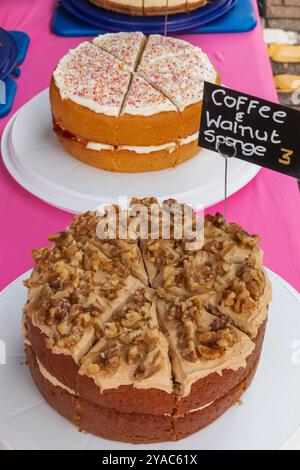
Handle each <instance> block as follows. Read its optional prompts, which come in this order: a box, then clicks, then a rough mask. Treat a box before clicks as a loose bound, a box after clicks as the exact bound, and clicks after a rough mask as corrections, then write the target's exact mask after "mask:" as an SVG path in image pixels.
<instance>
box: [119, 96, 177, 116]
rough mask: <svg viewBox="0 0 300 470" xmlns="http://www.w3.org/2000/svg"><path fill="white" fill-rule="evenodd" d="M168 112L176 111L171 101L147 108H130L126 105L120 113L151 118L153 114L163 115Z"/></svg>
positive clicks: (135, 106) (136, 106) (141, 106)
mask: <svg viewBox="0 0 300 470" xmlns="http://www.w3.org/2000/svg"><path fill="white" fill-rule="evenodd" d="M168 111H177V110H176V108H175V106H174V105H173V104H172V103H171V101H168V100H165V101H164V102H161V103H157V104H151V105H149V106H143V105H140V106H138V105H134V106H130V105H128V104H127V105H126V108H125V110H124V111H123V112H122V115H123V114H130V115H132V116H152V115H153V114H158V113H164V112H168Z"/></svg>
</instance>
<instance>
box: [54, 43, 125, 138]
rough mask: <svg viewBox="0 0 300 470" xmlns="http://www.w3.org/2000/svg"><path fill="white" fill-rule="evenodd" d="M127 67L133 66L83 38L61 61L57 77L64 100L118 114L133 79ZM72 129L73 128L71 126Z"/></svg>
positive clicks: (56, 81)
mask: <svg viewBox="0 0 300 470" xmlns="http://www.w3.org/2000/svg"><path fill="white" fill-rule="evenodd" d="M126 69H129V67H128V66H126V64H124V63H123V62H121V61H120V60H119V59H117V58H115V57H114V56H112V55H111V54H109V53H107V52H106V51H104V50H102V49H100V48H98V47H96V46H94V45H93V44H91V43H89V42H83V43H82V44H81V45H79V46H78V47H77V48H76V49H73V50H71V51H70V52H69V53H68V54H67V55H66V56H65V57H64V58H63V59H62V60H61V61H60V63H59V64H58V66H57V68H56V70H55V71H54V73H53V77H54V82H55V85H56V87H57V89H58V90H59V94H60V97H61V98H62V100H66V99H69V100H71V101H73V102H75V103H77V104H79V105H81V106H85V107H86V108H89V109H91V110H92V111H94V112H96V113H103V114H104V115H107V116H115V117H116V116H118V115H119V114H120V111H121V107H122V104H123V100H124V98H125V96H126V93H127V90H128V87H129V83H130V79H131V75H130V73H129V72H128V71H127V70H126ZM58 112H59V111H58ZM68 130H69V131H70V132H72V128H71V127H69V128H68ZM78 137H80V136H78ZM83 137H84V136H83Z"/></svg>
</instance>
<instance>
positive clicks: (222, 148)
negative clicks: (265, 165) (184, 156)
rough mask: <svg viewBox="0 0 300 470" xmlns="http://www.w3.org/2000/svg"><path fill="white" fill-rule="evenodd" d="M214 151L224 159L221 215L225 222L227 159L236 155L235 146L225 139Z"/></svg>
mask: <svg viewBox="0 0 300 470" xmlns="http://www.w3.org/2000/svg"><path fill="white" fill-rule="evenodd" d="M216 150H217V152H218V154H219V155H220V157H223V158H224V163H225V164H224V201H223V202H224V209H223V215H224V219H225V222H227V209H228V207H227V206H228V204H227V200H228V159H229V158H233V157H235V156H236V154H237V150H236V146H235V144H233V143H232V142H231V141H230V140H229V139H225V140H224V141H222V142H220V141H219V142H218V144H217V147H216Z"/></svg>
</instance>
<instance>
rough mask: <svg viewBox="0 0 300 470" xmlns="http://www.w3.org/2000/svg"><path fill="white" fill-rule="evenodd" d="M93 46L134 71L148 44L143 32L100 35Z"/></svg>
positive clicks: (94, 40)
mask: <svg viewBox="0 0 300 470" xmlns="http://www.w3.org/2000/svg"><path fill="white" fill-rule="evenodd" d="M93 44H94V45H95V46H97V47H100V48H101V49H103V50H105V51H106V52H109V53H110V54H112V55H113V56H114V57H116V58H117V59H119V60H121V61H122V62H123V63H124V64H126V65H127V66H128V67H129V69H130V70H131V71H134V70H135V69H136V67H137V64H138V61H139V58H140V56H141V53H142V50H143V48H144V46H145V44H146V36H145V35H144V34H143V33H141V32H134V33H107V34H104V35H103V34H100V35H99V36H97V37H96V38H95V39H93Z"/></svg>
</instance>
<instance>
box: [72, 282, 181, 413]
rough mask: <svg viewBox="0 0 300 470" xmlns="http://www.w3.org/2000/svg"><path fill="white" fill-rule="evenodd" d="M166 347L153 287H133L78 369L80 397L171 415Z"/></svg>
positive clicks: (108, 405) (169, 368) (112, 406)
mask: <svg viewBox="0 0 300 470" xmlns="http://www.w3.org/2000/svg"><path fill="white" fill-rule="evenodd" d="M168 350H169V345H168V342H167V340H166V338H165V337H164V335H163V334H162V333H161V332H160V331H159V327H158V321H157V315H156V305H155V302H154V291H153V290H152V289H149V288H143V289H139V290H137V291H136V292H135V293H134V294H133V295H132V296H131V297H130V298H129V299H128V302H127V304H126V305H124V306H123V307H122V308H119V309H118V310H116V311H115V312H114V314H113V315H112V317H111V319H110V321H109V322H106V323H105V325H104V336H103V337H102V338H100V339H99V341H98V342H97V343H96V344H95V346H94V347H93V348H92V349H91V350H90V352H89V353H88V354H87V356H85V357H84V359H83V361H82V365H81V367H80V370H79V377H78V392H79V394H80V396H81V397H83V398H85V399H87V400H89V401H91V402H93V403H95V404H97V405H101V406H107V407H109V408H115V409H119V410H122V411H126V412H133V411H136V409H137V408H136V407H137V406H138V409H139V412H140V413H151V414H154V415H155V414H159V413H171V411H172V409H173V406H174V398H175V395H174V393H173V382H172V373H171V364H170V361H169V356H168Z"/></svg>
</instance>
